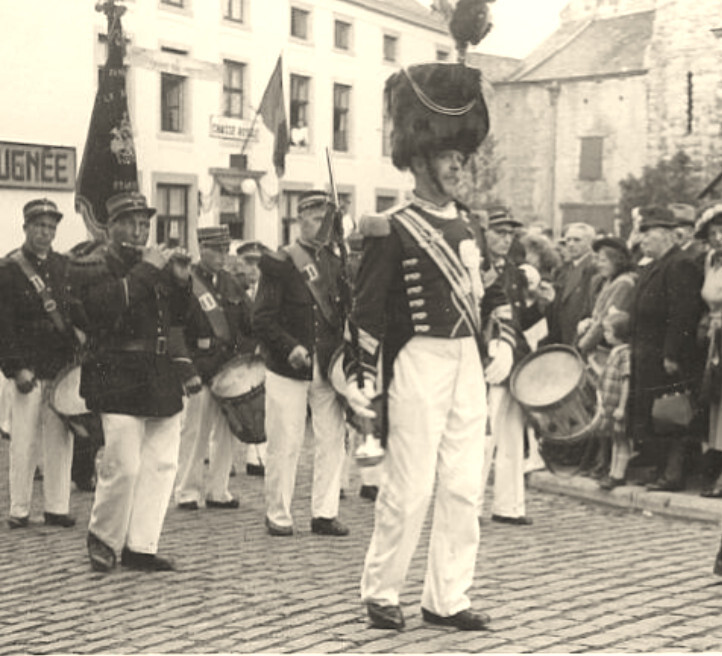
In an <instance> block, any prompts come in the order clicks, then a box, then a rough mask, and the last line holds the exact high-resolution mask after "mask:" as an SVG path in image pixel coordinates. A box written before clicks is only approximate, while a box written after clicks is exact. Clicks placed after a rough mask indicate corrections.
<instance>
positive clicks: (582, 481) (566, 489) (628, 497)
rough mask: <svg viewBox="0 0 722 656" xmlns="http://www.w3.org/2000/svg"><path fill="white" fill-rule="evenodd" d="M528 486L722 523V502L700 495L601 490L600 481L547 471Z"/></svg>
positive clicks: (629, 488) (637, 489) (631, 487)
mask: <svg viewBox="0 0 722 656" xmlns="http://www.w3.org/2000/svg"><path fill="white" fill-rule="evenodd" d="M528 486H529V487H530V488H534V489H536V490H540V491H543V492H553V493H556V494H564V495H566V496H570V497H574V498H577V499H584V500H585V501H591V502H593V503H598V504H602V505H607V506H613V507H615V508H626V509H628V510H633V511H640V512H650V513H654V514H656V515H662V516H666V517H671V518H674V519H686V520H692V521H698V522H706V523H710V524H720V523H721V522H722V499H705V498H704V497H700V496H699V495H698V494H697V493H685V492H648V491H647V490H645V489H644V487H642V486H640V485H624V486H621V487H618V488H616V489H614V490H609V491H607V490H600V489H599V485H598V483H597V481H595V480H592V479H589V478H586V477H583V476H563V475H556V474H552V473H551V472H548V471H535V472H532V473H531V474H529V478H528Z"/></svg>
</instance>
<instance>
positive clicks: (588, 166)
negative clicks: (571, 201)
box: [579, 137, 604, 182]
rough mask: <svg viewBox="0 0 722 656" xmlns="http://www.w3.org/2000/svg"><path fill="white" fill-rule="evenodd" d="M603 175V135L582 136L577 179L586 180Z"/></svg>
mask: <svg viewBox="0 0 722 656" xmlns="http://www.w3.org/2000/svg"><path fill="white" fill-rule="evenodd" d="M603 177H604V137H582V138H581V140H580V148H579V179H580V180H585V181H588V182H593V181H596V180H602V179H603Z"/></svg>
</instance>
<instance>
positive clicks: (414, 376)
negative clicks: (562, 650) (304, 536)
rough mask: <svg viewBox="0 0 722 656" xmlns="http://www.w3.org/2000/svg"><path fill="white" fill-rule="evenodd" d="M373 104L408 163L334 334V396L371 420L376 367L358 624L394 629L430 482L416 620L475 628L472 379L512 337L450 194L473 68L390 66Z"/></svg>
mask: <svg viewBox="0 0 722 656" xmlns="http://www.w3.org/2000/svg"><path fill="white" fill-rule="evenodd" d="M386 97H387V98H388V101H389V108H390V114H391V117H392V120H393V132H392V135H393V136H392V159H393V162H394V165H395V166H396V167H397V168H399V169H401V170H407V169H410V171H411V173H412V175H413V177H414V182H415V187H414V192H413V195H412V197H411V200H410V201H409V202H408V203H405V204H404V205H402V206H401V207H397V208H394V210H393V211H392V212H391V213H390V214H388V215H382V216H372V217H365V218H364V219H362V220H361V224H360V229H361V232H362V233H363V234H364V236H365V241H364V251H363V255H362V258H361V263H360V267H359V271H358V275H357V277H356V280H355V298H354V305H353V312H352V316H351V320H350V325H349V330H348V334H349V336H353V334H354V331H355V332H356V333H357V335H358V340H357V341H358V347H360V348H357V347H356V345H355V344H354V343H353V342H354V341H356V340H355V339H354V340H349V342H348V350H347V356H346V358H345V367H346V370H347V376H348V389H347V399H348V401H349V403H350V404H351V406H352V407H353V408H354V410H355V411H356V413H357V414H359V415H360V416H366V417H371V416H372V415H374V414H375V413H374V412H373V411H372V410H371V407H372V406H371V399H372V398H373V397H375V395H376V393H377V390H376V385H375V381H376V372H377V369H378V366H379V359H380V360H381V362H382V363H383V375H382V378H383V388H382V389H383V393H384V395H385V400H384V402H383V403H384V404H385V405H386V407H387V413H386V417H383V418H382V422H381V423H382V425H383V426H384V427H385V428H386V429H387V435H386V436H385V443H386V455H385V458H384V464H383V478H382V480H381V484H380V486H379V487H380V491H379V495H378V498H377V499H376V506H375V512H376V519H375V524H374V532H373V536H372V538H371V544H370V545H369V548H368V552H367V554H366V561H365V564H364V571H363V576H362V579H361V597H362V599H363V601H364V603H365V604H366V608H367V612H368V615H369V619H370V622H371V625H372V626H374V627H377V628H383V629H396V630H400V629H401V628H403V626H404V617H403V613H402V611H401V608H400V606H399V595H400V592H401V589H402V587H403V584H404V580H405V578H406V574H407V572H408V568H409V565H410V562H411V557H412V556H413V553H414V550H415V549H416V545H417V542H418V540H419V535H420V533H421V528H422V526H423V523H424V519H425V517H426V512H427V509H428V506H429V503H430V502H431V498H432V496H433V492H434V486H435V483H436V500H435V504H434V519H433V524H432V528H431V538H430V545H429V556H428V566H427V570H426V576H425V580H424V587H423V592H422V595H421V606H422V616H423V618H424V620H425V621H426V622H429V623H431V624H439V625H445V626H453V627H456V628H458V629H461V630H469V631H476V630H481V629H484V628H486V627H487V625H488V624H489V621H490V618H489V616H488V615H487V614H486V613H483V612H475V611H473V610H472V609H471V601H470V599H469V597H468V596H467V592H468V590H469V588H470V587H471V585H472V583H473V577H474V567H475V563H476V554H477V549H478V543H479V523H478V519H477V511H478V508H479V503H480V494H481V484H480V473H481V471H482V466H483V460H484V434H485V429H486V414H487V408H486V382H489V383H491V384H494V385H497V384H501V383H502V382H503V381H504V380H505V379H506V378H507V376H508V375H509V372H510V370H511V365H512V361H513V346H514V344H515V338H514V335H515V331H514V330H513V328H512V322H513V316H512V312H511V308H510V306H509V303H508V299H507V297H506V295H505V294H504V292H503V290H502V289H501V288H500V287H499V286H497V287H496V288H495V287H494V286H493V285H492V287H490V288H489V289H486V290H485V288H484V284H483V282H482V277H481V275H482V253H484V252H485V250H486V248H485V244H484V239H483V234H482V229H481V227H480V226H479V223H478V222H477V221H472V220H470V218H469V214H468V212H467V211H466V209H465V208H464V207H462V206H460V205H459V204H458V203H457V202H456V201H455V196H456V193H457V187H458V184H459V179H460V175H461V172H462V169H463V167H464V165H465V164H466V161H467V159H468V158H469V157H470V156H471V155H472V153H474V151H476V149H477V148H478V147H479V145H480V144H481V143H482V141H483V140H484V138H485V137H486V135H487V132H488V128H489V117H488V113H487V108H486V103H485V101H484V98H483V96H482V91H481V79H480V72H479V71H478V70H476V69H472V68H467V67H465V66H463V65H461V64H421V65H417V66H412V67H410V68H408V69H404V70H402V71H400V72H398V73H396V74H394V75H393V76H391V78H389V80H387V82H386ZM492 315H493V316H494V319H495V321H494V323H495V328H494V330H493V331H492V336H491V339H489V338H487V337H485V336H484V334H483V333H484V326H485V325H486V324H487V319H490V318H491V316H492ZM359 350H360V351H361V353H360V354H359ZM482 360H484V361H485V363H482ZM359 377H360V378H361V382H362V383H363V386H362V388H361V389H359ZM378 391H379V392H380V391H382V390H378Z"/></svg>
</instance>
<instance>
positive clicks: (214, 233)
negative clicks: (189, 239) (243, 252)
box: [196, 224, 231, 248]
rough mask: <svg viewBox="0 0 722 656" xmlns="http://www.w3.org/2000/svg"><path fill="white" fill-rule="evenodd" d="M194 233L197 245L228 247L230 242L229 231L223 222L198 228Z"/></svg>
mask: <svg viewBox="0 0 722 656" xmlns="http://www.w3.org/2000/svg"><path fill="white" fill-rule="evenodd" d="M196 235H197V237H198V245H199V246H207V247H211V246H222V247H224V248H228V246H229V245H230V243H231V233H230V231H229V229H228V226H227V225H225V224H224V225H217V226H208V227H207V228H198V231H197V233H196Z"/></svg>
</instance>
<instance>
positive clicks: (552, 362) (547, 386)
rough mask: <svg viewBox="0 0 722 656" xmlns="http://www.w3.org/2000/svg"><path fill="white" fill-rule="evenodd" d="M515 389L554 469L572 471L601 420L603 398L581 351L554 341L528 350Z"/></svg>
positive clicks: (517, 371) (512, 385) (513, 378)
mask: <svg viewBox="0 0 722 656" xmlns="http://www.w3.org/2000/svg"><path fill="white" fill-rule="evenodd" d="M510 390H511V393H512V395H513V396H514V398H515V399H516V400H517V401H518V403H519V404H520V405H521V407H522V408H523V409H524V412H525V414H526V416H527V418H528V419H529V421H530V423H531V424H532V426H533V427H534V429H535V431H536V434H537V438H538V440H539V450H540V454H541V456H542V457H543V458H544V461H545V462H546V463H547V466H548V467H549V469H550V470H551V471H559V470H560V469H562V468H563V469H565V470H566V471H570V470H571V471H572V472H573V470H574V468H575V467H577V468H578V465H579V463H580V461H581V458H582V456H583V455H584V451H585V448H586V445H587V442H588V438H590V437H591V436H592V435H593V433H594V431H595V430H596V429H597V427H598V426H599V423H600V422H601V417H602V404H601V401H600V398H599V395H598V393H597V389H596V386H595V384H594V377H593V376H592V374H591V373H590V372H589V371H588V369H587V367H586V365H585V363H584V361H583V360H582V358H581V356H580V355H579V353H578V352H577V351H576V350H575V349H573V348H571V347H570V346H564V345H550V346H545V347H543V348H541V349H539V350H538V351H536V352H534V353H531V354H529V355H528V356H527V357H526V358H524V359H523V360H522V361H521V362H520V363H519V366H518V367H517V368H516V369H515V370H514V373H513V374H512V376H511V382H510Z"/></svg>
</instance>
